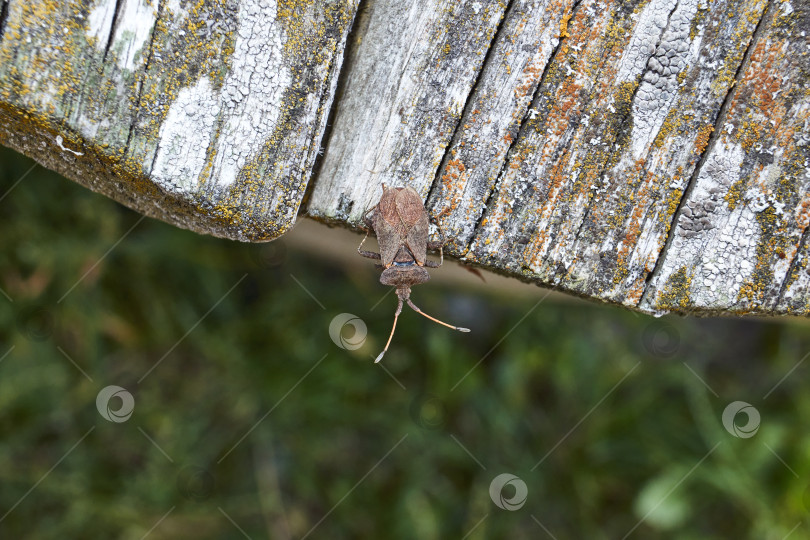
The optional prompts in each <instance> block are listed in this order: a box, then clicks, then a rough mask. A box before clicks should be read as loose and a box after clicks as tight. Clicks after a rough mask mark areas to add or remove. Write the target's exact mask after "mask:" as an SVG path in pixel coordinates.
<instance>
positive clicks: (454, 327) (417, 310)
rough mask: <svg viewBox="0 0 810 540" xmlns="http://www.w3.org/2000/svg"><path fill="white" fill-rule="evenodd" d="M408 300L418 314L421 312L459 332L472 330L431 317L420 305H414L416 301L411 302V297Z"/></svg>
mask: <svg viewBox="0 0 810 540" xmlns="http://www.w3.org/2000/svg"><path fill="white" fill-rule="evenodd" d="M406 302H408V305H409V306H411V309H412V310H414V311H415V312H417V313H418V314H420V315H424V316H425V317H427V318H428V319H430V320H431V321H433V322H436V323H439V324H441V325H443V326H446V327H447V328H452V329H453V330H458V331H459V332H469V331H470V329H469V328H462V327H460V326H453V325H452V324H447V323H446V322H442V321H440V320H439V319H436V318H433V317H431V316H430V315H428V314H427V313H425V312H424V311H422V310H421V309H419V308H418V307H416V306H415V305H414V303H413V302H411V299H410V298H408V299H407V300H406Z"/></svg>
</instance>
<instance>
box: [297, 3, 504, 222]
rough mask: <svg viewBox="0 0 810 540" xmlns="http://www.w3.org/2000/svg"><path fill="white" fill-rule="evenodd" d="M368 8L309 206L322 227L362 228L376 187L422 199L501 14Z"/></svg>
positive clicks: (465, 8)
mask: <svg viewBox="0 0 810 540" xmlns="http://www.w3.org/2000/svg"><path fill="white" fill-rule="evenodd" d="M365 6H366V7H365V9H363V10H362V11H361V12H360V14H359V16H358V23H357V24H358V32H357V41H356V42H355V44H354V45H355V46H354V47H353V48H352V50H351V51H350V53H349V55H348V58H347V62H346V71H345V74H344V76H345V84H344V87H343V88H342V91H341V94H340V97H339V101H338V103H337V105H336V107H337V109H336V113H335V118H334V123H333V126H332V132H331V136H330V137H329V140H328V144H327V145H326V149H325V154H324V159H323V164H322V166H321V168H320V170H319V174H318V179H317V182H316V183H315V186H314V187H313V189H312V196H311V199H310V201H309V204H308V205H307V212H308V214H309V215H311V216H314V217H317V218H319V219H322V220H325V221H332V222H349V223H353V224H359V223H360V221H361V216H362V214H363V213H364V212H365V211H366V210H367V209H368V208H371V207H372V206H374V205H375V204H376V203H377V200H379V198H380V195H381V194H382V189H381V188H380V185H381V184H382V183H387V184H393V185H397V186H402V185H405V184H407V185H410V186H412V187H414V188H415V189H416V190H417V191H418V192H419V193H420V194H421V195H422V196H423V198H424V197H426V196H427V194H428V191H429V190H430V187H431V186H432V184H433V181H434V178H435V176H436V171H437V170H438V168H439V165H440V164H441V161H442V156H443V155H444V151H445V148H446V147H447V145H448V144H449V143H450V139H451V137H452V135H453V132H454V130H455V128H456V126H457V125H458V122H459V118H460V117H461V115H462V112H463V110H464V105H465V103H466V102H467V98H468V95H469V93H470V89H471V88H472V86H473V84H474V83H475V80H476V76H477V74H478V72H479V71H480V69H481V66H482V65H483V63H484V58H485V56H486V52H487V50H488V49H489V46H490V42H491V41H492V39H493V38H494V36H495V33H496V31H497V29H498V25H499V23H500V21H501V18H502V17H503V13H504V11H505V9H506V4H505V3H503V2H501V1H500V0H482V1H476V2H456V1H452V0H417V1H413V2H402V1H400V0H374V1H372V2H368V3H366V4H365Z"/></svg>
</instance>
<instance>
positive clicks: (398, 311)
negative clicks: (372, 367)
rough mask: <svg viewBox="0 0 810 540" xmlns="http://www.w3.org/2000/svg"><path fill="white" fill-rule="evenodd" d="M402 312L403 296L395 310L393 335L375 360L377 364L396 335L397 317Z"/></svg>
mask: <svg viewBox="0 0 810 540" xmlns="http://www.w3.org/2000/svg"><path fill="white" fill-rule="evenodd" d="M409 303H410V301H409ZM400 313H402V298H400V299H399V304H398V305H397V310H396V312H394V326H393V327H392V328H391V335H390V336H388V341H387V342H386V344H385V349H383V352H381V353H380V354H379V356H377V359H376V360H374V363H375V364H376V363H378V362H379V361H380V360H382V357H383V355H384V354H385V353H386V352H387V351H388V346H389V345H391V338H393V337H394V330H396V329H397V319H399V314H400Z"/></svg>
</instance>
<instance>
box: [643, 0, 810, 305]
mask: <svg viewBox="0 0 810 540" xmlns="http://www.w3.org/2000/svg"><path fill="white" fill-rule="evenodd" d="M808 32H810V5H808V4H807V3H798V2H796V3H793V4H791V3H790V2H777V3H774V4H772V5H771V6H770V9H769V13H768V15H767V16H766V17H765V19H764V20H763V22H762V28H761V30H760V33H761V35H760V37H759V39H758V40H757V42H756V44H755V45H754V46H753V48H752V49H751V53H750V59H749V61H748V62H746V65H745V66H744V69H743V71H742V73H741V75H740V77H739V78H738V79H739V82H738V84H737V86H736V88H735V89H734V93H733V96H732V99H731V101H730V104H729V107H728V111H727V114H726V115H725V116H724V118H721V119H720V122H719V123H718V125H717V130H716V134H717V136H716V139H715V140H713V141H712V145H711V146H710V148H709V150H708V151H707V155H706V158H705V161H704V163H703V164H702V166H701V167H700V170H699V171H698V173H697V175H696V178H695V180H694V182H693V185H692V186H691V187H690V190H689V193H688V194H687V196H686V199H685V203H684V204H683V205H682V207H681V208H680V210H679V212H678V215H677V216H676V225H675V227H674V234H673V235H672V241H671V244H670V246H669V247H668V249H667V250H666V253H665V255H664V258H663V261H662V262H661V263H660V269H659V271H657V272H656V276H655V277H654V279H653V281H652V283H651V287H650V293H649V294H648V295H647V296H646V297H645V302H644V304H642V307H643V308H645V309H649V310H672V309H677V310H679V311H690V310H699V311H702V312H707V311H715V312H718V313H729V312H734V313H751V312H761V313H774V312H781V313H795V314H805V315H806V314H808V313H810V311H809V310H810V296H808V289H807V285H808V281H810V280H808V277H809V276H808V275H807V242H806V232H807V226H808V221H810V147H808V143H810V129H808V128H810V125H808V120H810V100H808V96H809V95H810V86H808V83H810V77H809V76H810V61H808V57H809V55H808V52H810V37H808V35H807V33H808Z"/></svg>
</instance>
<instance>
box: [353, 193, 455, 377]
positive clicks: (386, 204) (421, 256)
mask: <svg viewBox="0 0 810 540" xmlns="http://www.w3.org/2000/svg"><path fill="white" fill-rule="evenodd" d="M382 188H383V194H382V197H381V198H380V201H379V202H378V203H377V205H376V206H374V207H372V208H370V209H369V210H368V211H367V212H366V213H365V214H364V215H363V221H364V222H365V224H366V226H367V227H368V228H369V229H374V233H375V234H376V235H377V242H378V243H379V244H380V252H379V253H375V252H373V251H365V250H363V249H362V248H363V244H364V243H365V242H366V239H368V235H369V232H370V231H369V230H368V229H367V230H366V236H365V238H363V241H362V242H360V245H359V246H357V252H358V253H359V254H360V255H362V256H363V257H368V258H369V259H376V260H379V261H380V264H378V265H377V268H380V269H382V271H383V272H382V275H381V276H380V283H382V284H383V285H390V286H391V287H396V291H397V298H399V304H398V305H397V310H396V312H394V326H393V328H391V335H390V336H388V341H387V342H386V344H385V349H383V351H382V352H381V353H380V355H379V356H377V359H376V360H374V363H377V362H379V361H380V360H382V357H383V355H385V353H386V352H387V351H388V346H389V345H390V344H391V339H392V338H393V337H394V330H396V328H397V319H399V314H400V313H402V305H403V303H406V304H408V305H409V306H410V307H411V309H413V310H414V311H415V312H417V313H419V314H420V315H424V316H425V317H427V318H428V319H430V320H431V321H433V322H437V323H439V324H441V325H444V326H446V327H448V328H452V329H453V330H458V331H460V332H469V329H467V328H460V327H458V326H452V325H450V324H447V323H445V322H442V321H440V320H439V319H436V318H433V317H431V316H430V315H428V314H427V313H425V312H424V311H422V310H421V309H419V308H418V307H416V306H415V305H414V303H413V302H411V287H412V286H413V285H419V284H420V283H424V282H426V281H428V280H429V279H430V274H428V271H427V270H425V267H428V268H438V267H440V266H441V265H442V262H444V253H443V252H442V246H443V245H444V237H443V236H442V235H441V231H439V236H440V238H441V240H439V241H438V242H429V241H428V232H429V227H430V220H429V219H428V213H427V210H425V206H424V205H423V204H422V198H421V197H419V193H417V191H416V190H415V189H414V188H412V187H405V188H389V187H387V186H386V185H385V184H383V186H382ZM428 250H432V251H436V250H438V251H439V262H438V263H437V262H434V261H430V260H428V258H427V251H428Z"/></svg>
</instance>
